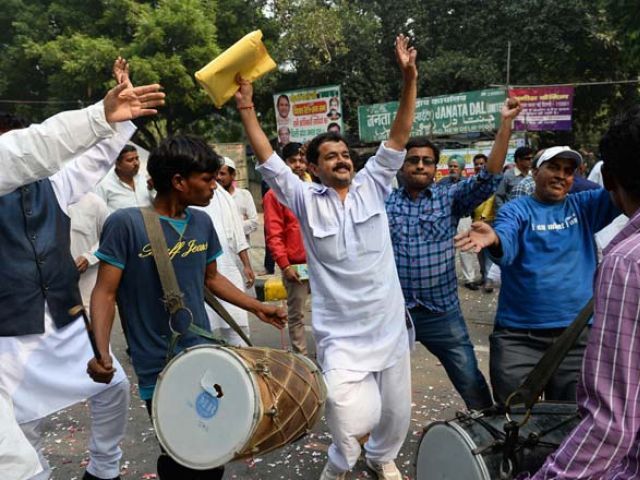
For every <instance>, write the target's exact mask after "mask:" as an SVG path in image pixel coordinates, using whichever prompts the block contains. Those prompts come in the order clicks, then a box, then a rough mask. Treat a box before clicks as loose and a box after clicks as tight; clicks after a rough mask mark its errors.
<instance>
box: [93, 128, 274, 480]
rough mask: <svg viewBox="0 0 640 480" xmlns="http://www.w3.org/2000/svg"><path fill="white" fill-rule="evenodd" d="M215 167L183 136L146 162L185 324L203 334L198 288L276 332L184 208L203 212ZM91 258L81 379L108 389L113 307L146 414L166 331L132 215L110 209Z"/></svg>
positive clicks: (208, 233) (140, 227) (163, 459)
mask: <svg viewBox="0 0 640 480" xmlns="http://www.w3.org/2000/svg"><path fill="white" fill-rule="evenodd" d="M221 165H222V160H221V157H220V156H218V154H216V153H215V152H214V151H213V150H212V149H211V147H209V146H208V145H207V143H206V142H205V141H204V140H202V139H200V138H197V137H192V136H184V135H178V136H174V137H170V138H167V139H166V140H164V141H163V142H162V143H161V144H160V145H159V146H158V147H157V148H156V149H155V150H154V151H153V152H152V153H151V156H150V157H149V162H148V171H149V174H150V175H151V179H152V181H153V185H154V187H155V189H156V191H157V196H156V198H155V200H154V202H153V209H154V210H155V212H156V213H157V214H158V215H159V216H160V224H161V227H162V231H163V233H164V237H165V239H166V241H167V246H168V250H169V257H170V258H171V263H172V265H173V268H174V270H175V274H176V277H177V280H178V285H179V287H180V290H181V292H182V294H183V302H184V304H185V306H186V307H187V308H188V309H189V310H190V311H191V313H192V314H193V323H194V324H195V325H196V326H198V327H200V328H202V329H205V330H209V329H210V327H209V321H208V319H207V315H206V312H205V309H204V294H203V289H204V287H205V286H206V287H207V288H209V289H210V290H211V291H212V292H213V293H214V294H215V295H216V296H217V297H219V298H221V299H223V300H226V301H227V302H229V303H232V304H234V305H237V306H238V307H240V308H243V309H245V310H247V311H249V312H251V313H253V314H255V315H256V316H257V317H258V318H259V319H260V320H262V321H263V322H265V323H269V324H271V325H273V326H275V327H276V328H280V329H281V328H283V326H284V325H285V322H286V314H285V313H284V311H283V310H281V309H279V308H276V307H273V306H270V305H266V304H263V303H260V302H259V301H257V300H256V299H255V298H252V297H249V296H248V295H246V294H245V293H244V292H243V291H241V290H239V289H238V288H236V287H235V286H234V285H233V284H232V283H231V282H230V281H229V280H227V278H225V277H224V276H222V275H221V274H219V273H218V271H217V268H216V258H217V257H218V256H220V255H221V254H222V250H221V248H220V243H219V241H218V236H217V234H216V231H215V229H214V228H213V224H212V223H211V219H210V217H209V216H208V215H207V214H206V213H203V212H201V211H198V210H195V209H190V208H188V207H189V206H191V205H195V206H206V205H208V203H209V201H210V200H211V198H212V197H213V194H214V191H215V188H216V174H217V171H218V169H219V168H220V166H221ZM96 256H97V257H98V258H99V259H100V267H99V270H98V280H97V282H96V286H95V288H94V290H93V294H92V296H91V318H92V321H93V329H94V332H95V338H96V344H97V349H98V352H99V353H100V359H96V358H93V359H91V360H90V361H89V364H88V369H87V372H88V373H89V375H90V376H91V378H92V379H93V380H94V381H96V382H100V383H109V382H110V381H111V379H112V378H113V375H114V372H115V369H114V368H113V366H112V358H111V356H110V354H109V338H110V335H111V328H112V326H113V319H114V314H115V303H116V301H117V303H118V310H119V312H120V316H121V318H122V321H123V325H125V326H126V336H127V341H128V343H129V347H130V350H131V360H132V363H133V368H134V370H135V372H136V375H137V376H138V385H139V391H140V397H141V398H142V399H143V400H144V401H145V402H146V404H147V409H148V410H149V412H151V401H152V397H153V391H154V387H155V384H156V380H157V377H158V374H159V373H160V372H161V371H162V369H163V368H164V366H165V363H166V358H167V351H168V348H169V339H170V338H171V330H170V328H169V314H168V312H167V311H166V310H165V306H164V303H163V300H162V298H163V289H162V286H161V284H160V277H159V275H158V271H157V269H156V264H155V262H154V258H153V255H152V252H151V247H150V243H149V238H148V235H147V232H146V230H145V226H144V223H143V218H142V213H141V211H140V209H138V208H125V209H121V210H117V211H116V212H114V213H113V214H112V215H111V216H110V217H109V218H108V219H107V221H106V223H105V225H104V230H103V232H102V237H101V239H100V247H99V250H98V252H97V253H96ZM203 342H206V340H204V339H202V338H201V337H199V336H197V335H195V334H193V333H190V332H187V333H185V334H184V335H182V337H181V338H180V339H179V341H178V345H177V348H178V349H184V348H187V347H190V346H193V345H196V344H198V343H203ZM157 468H158V476H159V478H160V479H161V480H173V479H176V480H177V479H180V480H189V479H196V478H206V479H207V480H209V479H220V478H222V476H223V473H224V467H220V468H216V469H212V470H210V471H198V470H192V469H189V468H187V467H184V466H182V465H180V464H178V463H177V462H175V461H174V460H173V459H172V458H170V457H169V456H168V455H166V454H165V453H162V454H161V455H160V456H159V458H158V464H157Z"/></svg>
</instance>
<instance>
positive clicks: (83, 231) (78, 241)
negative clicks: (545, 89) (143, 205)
mask: <svg viewBox="0 0 640 480" xmlns="http://www.w3.org/2000/svg"><path fill="white" fill-rule="evenodd" d="M108 216H109V208H108V207H107V205H106V204H105V203H104V200H102V198H100V197H99V196H98V195H96V194H95V193H92V192H89V193H87V194H86V195H85V196H84V197H82V198H81V199H80V201H79V202H77V203H74V204H73V205H69V218H71V256H72V257H73V259H74V260H75V259H77V258H78V257H84V258H86V259H87V261H88V262H89V266H88V267H87V269H86V270H85V271H84V272H83V273H81V274H80V280H79V281H78V287H79V288H80V295H81V296H82V302H83V304H84V308H85V309H86V310H87V312H88V311H89V303H90V299H91V292H92V291H93V287H94V286H95V284H96V279H97V278H98V263H99V260H98V257H96V256H95V255H94V254H93V253H94V252H95V251H96V250H97V249H98V243H99V240H100V233H101V232H102V226H103V225H104V222H105V220H106V219H107V217H108Z"/></svg>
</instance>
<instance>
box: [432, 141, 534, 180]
mask: <svg viewBox="0 0 640 480" xmlns="http://www.w3.org/2000/svg"><path fill="white" fill-rule="evenodd" d="M521 146H522V142H521V141H520V139H518V138H512V139H511V140H510V141H509V146H508V149H507V156H506V159H505V165H509V164H511V163H513V154H514V153H515V151H516V148H518V147H521ZM491 147H493V142H488V141H482V142H476V143H474V144H472V145H469V146H468V147H463V148H444V149H442V150H441V151H440V161H439V162H438V165H437V166H436V181H438V180H440V179H442V178H443V177H446V176H447V175H448V174H449V160H452V159H458V158H462V159H463V160H464V163H465V168H464V170H465V173H464V176H466V177H470V176H472V175H474V174H475V172H474V170H473V157H474V156H475V155H476V154H478V153H483V154H485V155H486V156H487V157H488V156H489V153H491Z"/></svg>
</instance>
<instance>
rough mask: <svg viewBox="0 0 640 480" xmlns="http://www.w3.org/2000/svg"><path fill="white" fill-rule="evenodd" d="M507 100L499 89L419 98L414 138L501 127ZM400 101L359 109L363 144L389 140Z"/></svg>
mask: <svg viewBox="0 0 640 480" xmlns="http://www.w3.org/2000/svg"><path fill="white" fill-rule="evenodd" d="M505 98H506V94H505V91H504V90H503V89H500V88H496V89H490V90H475V91H473V92H463V93H456V94H455V95H441V96H438V97H427V98H419V99H418V101H417V103H416V119H415V122H414V123H413V129H412V131H411V135H414V136H415V135H450V134H455V133H470V132H484V131H490V130H494V129H496V128H498V126H499V125H500V109H501V108H502V104H503V103H504V100H505ZM397 110H398V102H388V103H376V104H374V105H363V106H360V107H358V128H359V131H360V141H362V142H377V141H382V140H386V139H387V138H388V137H389V130H391V123H392V122H393V119H394V118H395V115H396V112H397Z"/></svg>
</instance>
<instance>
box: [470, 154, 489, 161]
mask: <svg viewBox="0 0 640 480" xmlns="http://www.w3.org/2000/svg"><path fill="white" fill-rule="evenodd" d="M478 158H483V159H484V161H485V162H486V161H487V160H489V157H487V156H486V155H485V154H484V153H476V154H475V155H474V156H473V160H471V161H472V162H473V163H476V160H477V159H478Z"/></svg>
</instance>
